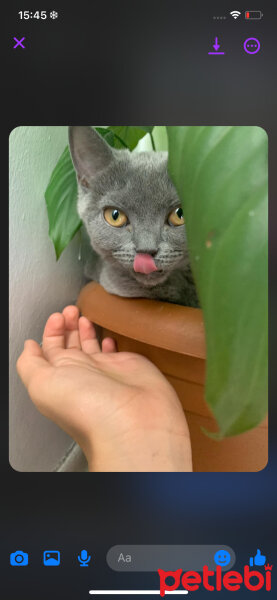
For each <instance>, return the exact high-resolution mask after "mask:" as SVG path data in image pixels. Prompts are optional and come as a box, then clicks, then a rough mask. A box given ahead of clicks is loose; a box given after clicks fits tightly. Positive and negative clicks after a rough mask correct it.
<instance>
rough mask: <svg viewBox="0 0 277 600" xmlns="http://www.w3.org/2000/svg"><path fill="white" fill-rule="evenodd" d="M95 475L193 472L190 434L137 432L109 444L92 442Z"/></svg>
mask: <svg viewBox="0 0 277 600" xmlns="http://www.w3.org/2000/svg"><path fill="white" fill-rule="evenodd" d="M86 456H87V460H88V465H89V471H91V472H191V471H192V458H191V444H190V438H189V434H188V432H184V433H183V434H174V433H172V432H165V431H159V430H142V431H133V432H131V433H130V435H129V436H125V438H123V437H122V436H121V438H120V439H119V438H117V439H114V440H109V441H106V440H105V441H101V442H100V441H99V442H98V443H96V441H95V440H94V441H93V440H91V443H90V449H89V450H88V451H87V453H86Z"/></svg>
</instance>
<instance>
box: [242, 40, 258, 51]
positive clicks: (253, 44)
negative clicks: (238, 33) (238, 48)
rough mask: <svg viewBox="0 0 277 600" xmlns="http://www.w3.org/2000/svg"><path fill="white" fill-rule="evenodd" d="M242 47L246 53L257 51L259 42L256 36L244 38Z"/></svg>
mask: <svg viewBox="0 0 277 600" xmlns="http://www.w3.org/2000/svg"><path fill="white" fill-rule="evenodd" d="M243 47H244V50H245V52H247V54H257V52H259V50H260V47H261V44H260V42H259V40H257V38H254V37H251V38H247V40H245V42H244V44H243Z"/></svg>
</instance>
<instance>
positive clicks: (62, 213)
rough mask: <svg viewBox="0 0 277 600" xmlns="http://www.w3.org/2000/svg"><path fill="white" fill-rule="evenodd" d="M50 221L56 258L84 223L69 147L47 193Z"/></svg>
mask: <svg viewBox="0 0 277 600" xmlns="http://www.w3.org/2000/svg"><path fill="white" fill-rule="evenodd" d="M45 200H46V206H47V213H48V220H49V236H50V238H51V240H52V242H53V244H54V248H55V252H56V258H57V260H58V258H59V257H60V255H61V253H62V251H63V250H64V249H65V248H66V246H67V245H68V244H69V242H70V241H71V240H72V238H73V237H74V235H75V233H76V232H77V231H78V229H80V227H81V225H82V221H81V219H80V217H79V215H78V213H77V208H76V203H77V181H76V173H75V170H74V167H73V164H72V160H71V156H70V152H69V148H68V146H67V147H66V148H65V150H64V152H63V154H62V155H61V157H60V159H59V161H58V163H57V165H56V167H55V169H54V171H53V173H52V175H51V178H50V181H49V183H48V186H47V188H46V192H45Z"/></svg>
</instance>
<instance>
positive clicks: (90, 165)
mask: <svg viewBox="0 0 277 600" xmlns="http://www.w3.org/2000/svg"><path fill="white" fill-rule="evenodd" d="M69 147H70V152H71V156H72V161H73V164H74V167H75V169H76V172H77V177H78V180H79V182H80V183H81V184H82V185H83V186H84V187H89V181H90V179H91V178H92V177H94V176H95V175H96V174H97V173H99V172H100V171H102V170H103V169H105V167H107V166H108V165H109V164H110V162H111V161H112V160H113V152H112V149H111V147H110V146H108V144H107V143H106V142H105V141H104V140H103V138H102V137H101V136H100V135H99V134H98V133H97V131H95V129H92V128H91V127H89V126H71V127H69Z"/></svg>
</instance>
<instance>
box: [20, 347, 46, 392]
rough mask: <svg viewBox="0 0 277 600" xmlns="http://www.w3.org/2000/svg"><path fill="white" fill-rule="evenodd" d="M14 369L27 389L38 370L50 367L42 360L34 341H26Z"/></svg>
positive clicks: (40, 352)
mask: <svg viewBox="0 0 277 600" xmlns="http://www.w3.org/2000/svg"><path fill="white" fill-rule="evenodd" d="M16 368H17V372H18V374H19V377H20V378H21V380H22V381H23V383H24V385H25V387H26V388H28V386H29V385H30V381H31V379H32V376H34V375H35V374H36V373H37V371H38V370H40V369H43V370H44V369H49V368H51V367H50V365H49V363H48V362H47V360H46V359H45V358H44V356H43V352H42V349H41V347H40V346H39V344H37V342H35V341H34V340H26V342H25V344H24V350H23V352H22V354H20V356H19V358H18V360H17V363H16Z"/></svg>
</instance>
